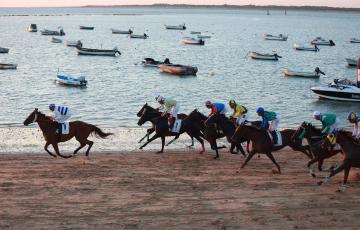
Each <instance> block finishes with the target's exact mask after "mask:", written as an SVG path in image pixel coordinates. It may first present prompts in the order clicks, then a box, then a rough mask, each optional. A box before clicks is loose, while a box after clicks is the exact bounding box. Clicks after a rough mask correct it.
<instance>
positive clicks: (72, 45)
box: [65, 40, 82, 47]
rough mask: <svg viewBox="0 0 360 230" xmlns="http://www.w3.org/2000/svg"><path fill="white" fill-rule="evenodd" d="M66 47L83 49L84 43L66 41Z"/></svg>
mask: <svg viewBox="0 0 360 230" xmlns="http://www.w3.org/2000/svg"><path fill="white" fill-rule="evenodd" d="M65 45H66V46H68V47H82V42H81V41H80V40H78V41H65Z"/></svg>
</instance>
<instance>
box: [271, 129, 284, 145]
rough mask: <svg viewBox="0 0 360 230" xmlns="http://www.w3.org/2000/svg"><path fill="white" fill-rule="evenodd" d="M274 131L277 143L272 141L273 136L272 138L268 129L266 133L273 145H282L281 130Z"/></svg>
mask: <svg viewBox="0 0 360 230" xmlns="http://www.w3.org/2000/svg"><path fill="white" fill-rule="evenodd" d="M275 132H276V135H277V143H274V138H273V136H272V134H271V132H270V131H268V135H269V137H270V139H271V141H272V142H273V143H274V146H280V145H282V136H281V132H280V131H277V130H276V131H275Z"/></svg>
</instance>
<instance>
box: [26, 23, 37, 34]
mask: <svg viewBox="0 0 360 230" xmlns="http://www.w3.org/2000/svg"><path fill="white" fill-rule="evenodd" d="M27 31H28V32H37V26H36V24H30V26H29V27H28V28H27Z"/></svg>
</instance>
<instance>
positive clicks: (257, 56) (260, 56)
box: [249, 52, 279, 61]
mask: <svg viewBox="0 0 360 230" xmlns="http://www.w3.org/2000/svg"><path fill="white" fill-rule="evenodd" d="M249 56H250V57H251V58H252V59H257V60H265V61H278V60H279V59H278V57H277V56H275V55H266V54H259V53H255V52H251V53H250V55H249Z"/></svg>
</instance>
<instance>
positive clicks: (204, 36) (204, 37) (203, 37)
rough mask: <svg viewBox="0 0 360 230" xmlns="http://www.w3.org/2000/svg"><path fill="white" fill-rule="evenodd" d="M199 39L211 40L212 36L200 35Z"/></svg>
mask: <svg viewBox="0 0 360 230" xmlns="http://www.w3.org/2000/svg"><path fill="white" fill-rule="evenodd" d="M197 38H198V39H207V38H211V36H210V35H205V34H198V36H197Z"/></svg>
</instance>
